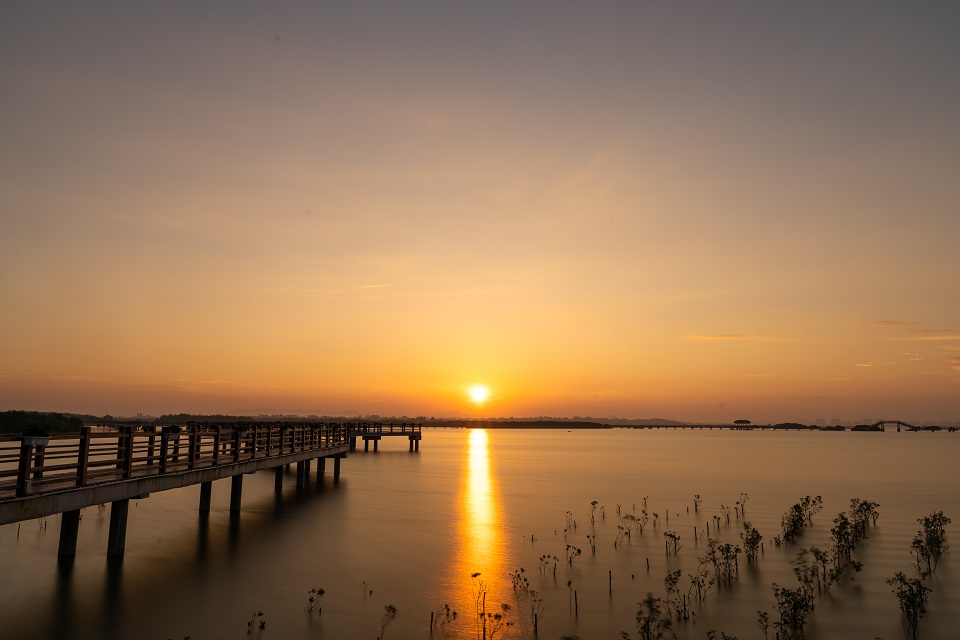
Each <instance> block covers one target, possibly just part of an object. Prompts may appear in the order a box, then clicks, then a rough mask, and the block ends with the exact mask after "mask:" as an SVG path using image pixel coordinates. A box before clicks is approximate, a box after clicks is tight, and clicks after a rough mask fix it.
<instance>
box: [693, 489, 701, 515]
mask: <svg viewBox="0 0 960 640" xmlns="http://www.w3.org/2000/svg"><path fill="white" fill-rule="evenodd" d="M701 502H703V499H702V498H701V497H700V494H699V493H698V494H695V495H694V496H693V510H694V512H697V511H700V503H701Z"/></svg>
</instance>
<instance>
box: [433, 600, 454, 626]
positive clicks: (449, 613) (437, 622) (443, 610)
mask: <svg viewBox="0 0 960 640" xmlns="http://www.w3.org/2000/svg"><path fill="white" fill-rule="evenodd" d="M431 617H432V618H433V626H434V627H435V628H436V627H442V626H443V625H445V624H449V623H451V622H453V621H454V620H456V619H457V612H456V611H454V610H453V609H451V608H450V605H449V604H444V605H443V606H442V607H440V608H439V609H437V611H436V613H434V614H433V615H432V616H431Z"/></svg>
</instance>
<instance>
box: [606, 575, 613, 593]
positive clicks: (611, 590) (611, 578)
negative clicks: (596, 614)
mask: <svg viewBox="0 0 960 640" xmlns="http://www.w3.org/2000/svg"><path fill="white" fill-rule="evenodd" d="M607 575H608V576H609V584H610V593H613V571H607Z"/></svg>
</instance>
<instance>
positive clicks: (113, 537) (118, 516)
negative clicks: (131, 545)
mask: <svg viewBox="0 0 960 640" xmlns="http://www.w3.org/2000/svg"><path fill="white" fill-rule="evenodd" d="M129 508H130V500H129V499H124V500H117V501H115V502H111V503H110V532H109V533H108V534H107V557H108V558H122V557H123V552H124V550H125V548H126V546H127V512H128V511H129Z"/></svg>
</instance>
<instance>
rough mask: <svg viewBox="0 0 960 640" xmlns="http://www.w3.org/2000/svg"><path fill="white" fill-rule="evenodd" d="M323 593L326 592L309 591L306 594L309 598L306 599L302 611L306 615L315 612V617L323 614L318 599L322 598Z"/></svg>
mask: <svg viewBox="0 0 960 640" xmlns="http://www.w3.org/2000/svg"><path fill="white" fill-rule="evenodd" d="M325 593H326V591H324V590H323V589H310V591H308V592H307V595H308V596H309V597H308V598H307V606H306V608H305V609H304V610H305V611H306V612H307V613H313V612H314V611H317V612H318V613H317V615H321V614H323V609H321V608H320V598H322V597H323V594H325Z"/></svg>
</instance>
